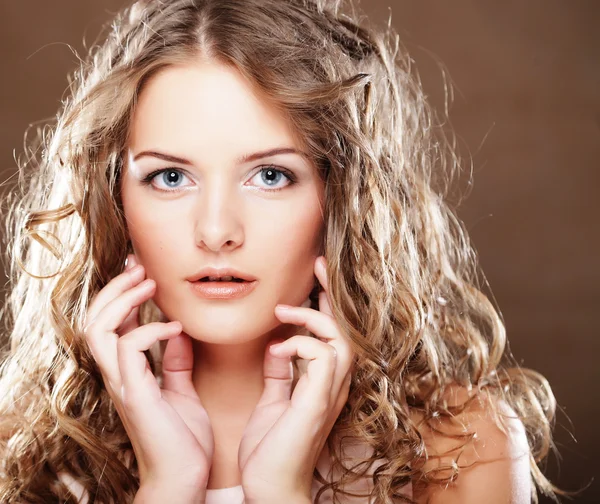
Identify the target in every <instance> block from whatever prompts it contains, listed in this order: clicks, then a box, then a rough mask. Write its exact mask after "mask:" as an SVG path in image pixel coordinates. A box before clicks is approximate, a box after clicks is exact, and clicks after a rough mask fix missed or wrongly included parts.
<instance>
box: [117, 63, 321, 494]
mask: <svg viewBox="0 0 600 504" xmlns="http://www.w3.org/2000/svg"><path fill="white" fill-rule="evenodd" d="M279 147H288V148H293V149H296V150H298V151H299V152H305V148H304V146H303V144H302V142H301V141H300V138H299V136H298V135H296V134H295V133H294V131H293V130H292V129H291V127H290V125H289V124H288V122H287V121H286V119H285V117H283V116H282V115H281V113H280V112H279V111H278V110H277V109H275V108H274V107H273V106H272V105H271V104H270V103H269V102H268V101H267V100H265V99H264V98H263V97H261V96H260V94H259V93H258V92H257V91H255V90H254V89H253V88H252V87H251V86H250V85H249V83H248V82H246V81H245V80H244V79H243V77H242V76H241V75H240V74H239V73H237V71H236V70H234V69H232V68H230V67H227V66H224V65H221V64H219V63H215V62H208V61H193V62H190V63H189V64H188V65H185V66H183V65H180V66H173V67H169V68H166V69H164V70H162V71H161V72H160V73H158V74H156V75H155V76H153V77H152V78H151V79H150V80H149V81H148V82H147V83H146V84H145V86H144V88H143V89H142V91H141V93H140V96H139V100H138V103H137V107H136V109H135V111H134V115H133V117H132V125H131V130H130V137H129V141H128V145H127V160H126V163H125V166H124V169H123V177H122V185H121V191H122V201H123V209H124V213H125V217H126V221H127V227H128V232H129V236H130V239H131V241H132V245H133V249H134V252H135V256H136V261H137V262H138V263H140V264H143V266H144V267H145V270H146V273H147V277H148V278H151V279H153V280H154V281H155V282H156V292H155V294H154V296H153V300H154V302H155V303H156V305H157V306H158V307H159V308H160V310H161V311H162V312H163V314H164V316H165V319H166V320H170V321H180V322H181V324H182V327H183V332H185V333H186V334H188V335H189V336H190V337H191V338H192V341H193V350H194V368H193V384H194V388H195V390H196V391H197V393H198V396H199V397H200V399H201V401H202V403H203V405H204V407H205V409H206V411H207V412H208V414H209V416H210V418H211V424H212V426H213V430H214V436H215V455H214V459H213V470H212V471H211V479H210V480H209V484H208V488H221V487H228V486H235V485H238V484H240V475H239V470H238V468H237V450H238V446H239V441H240V439H241V437H242V433H243V429H244V427H245V425H246V423H247V421H248V419H249V418H250V416H251V414H252V411H253V410H254V408H255V407H256V404H257V403H258V401H259V399H260V397H261V394H262V392H263V389H264V378H263V364H264V355H265V348H266V346H267V343H268V342H269V341H271V340H273V339H276V338H277V339H279V338H281V339H287V338H289V337H291V336H292V335H294V334H298V333H299V332H300V331H299V326H297V325H294V324H286V323H281V321H280V320H278V319H277V317H276V316H275V313H274V310H275V306H276V305H277V304H287V305H291V306H300V305H304V306H306V304H305V303H306V300H307V298H308V295H309V293H310V291H311V290H312V288H313V285H314V281H315V275H314V264H315V260H316V258H317V257H318V256H319V255H320V250H321V246H322V237H323V235H322V233H323V230H324V223H323V214H322V204H323V194H324V185H323V182H322V180H321V179H320V177H319V175H318V173H317V170H316V167H315V166H314V165H313V163H312V162H311V161H310V160H309V159H308V158H307V157H305V156H303V155H302V154H293V153H287V154H277V155H273V156H269V157H266V158H261V159H257V160H254V161H249V162H240V161H239V159H238V158H240V157H242V156H245V155H250V154H253V153H257V152H261V151H265V150H268V149H273V148H279ZM147 151H152V152H159V153H162V154H167V155H170V156H175V157H177V158H181V159H182V160H186V162H185V163H182V162H171V161H166V160H164V159H159V158H157V157H155V156H149V155H147V156H140V157H138V156H139V155H140V153H142V152H147ZM136 157H137V159H135V158H136ZM270 165H273V166H274V168H275V169H284V170H289V171H290V172H292V174H293V175H294V177H295V179H296V182H295V183H294V184H292V183H291V181H290V180H288V179H287V178H286V176H285V175H284V174H276V175H274V176H273V175H271V174H269V173H268V172H267V171H266V170H262V171H261V168H268V167H269V166H270ZM166 168H172V169H174V170H175V172H167V173H164V172H163V173H160V174H158V175H157V176H155V177H154V179H153V180H152V182H151V183H150V184H143V183H142V180H143V178H144V177H145V176H147V175H148V174H150V173H151V172H153V171H154V170H159V169H166ZM169 180H170V181H171V182H172V185H169ZM275 189H281V190H279V191H277V190H275ZM207 266H213V267H232V268H235V269H237V270H239V271H242V272H246V273H249V274H251V275H253V276H254V277H256V278H257V279H258V282H257V285H256V288H255V289H254V291H253V292H252V293H251V294H250V295H248V296H246V297H244V298H241V299H231V300H209V299H203V298H200V297H198V296H196V295H194V294H193V293H192V292H191V290H190V288H189V284H188V282H187V281H186V277H189V276H191V275H193V274H194V273H196V272H198V271H199V270H200V269H202V268H204V267H207Z"/></svg>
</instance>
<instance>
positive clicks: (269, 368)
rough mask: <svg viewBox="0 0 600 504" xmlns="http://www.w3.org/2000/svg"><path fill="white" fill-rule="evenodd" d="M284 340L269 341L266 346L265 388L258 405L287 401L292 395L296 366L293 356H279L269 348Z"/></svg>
mask: <svg viewBox="0 0 600 504" xmlns="http://www.w3.org/2000/svg"><path fill="white" fill-rule="evenodd" d="M282 341H283V340H281V339H276V340H272V341H269V343H268V344H267V347H266V348H265V359H264V366H263V374H264V379H265V388H264V390H263V393H262V396H261V398H260V400H259V401H258V404H257V406H265V405H267V404H271V403H274V402H279V401H287V400H289V399H290V398H291V396H292V381H293V379H294V368H293V365H292V359H291V357H277V356H275V355H273V354H271V352H270V351H269V348H270V347H271V346H273V345H275V344H277V343H281V342H282Z"/></svg>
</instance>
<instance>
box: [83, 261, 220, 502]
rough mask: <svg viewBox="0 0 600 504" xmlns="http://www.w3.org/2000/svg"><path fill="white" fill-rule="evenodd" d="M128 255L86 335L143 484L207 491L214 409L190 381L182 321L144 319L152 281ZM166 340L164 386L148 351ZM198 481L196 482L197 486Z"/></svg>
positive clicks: (94, 308)
mask: <svg viewBox="0 0 600 504" xmlns="http://www.w3.org/2000/svg"><path fill="white" fill-rule="evenodd" d="M144 278H145V271H144V268H143V266H142V265H137V264H135V263H134V256H133V255H130V256H129V258H128V263H127V267H126V268H125V271H124V272H123V273H121V274H120V275H118V276H117V277H115V278H113V279H112V280H111V281H110V282H109V283H108V284H107V285H106V286H105V287H104V288H103V289H102V290H101V291H100V292H99V293H98V294H97V295H96V296H95V298H94V299H93V301H92V303H91V304H90V307H89V308H88V311H87V314H86V324H85V329H84V335H85V338H86V341H87V343H88V346H89V348H90V351H91V353H92V355H93V357H94V359H95V360H96V362H97V364H98V366H99V368H100V372H101V373H102V378H103V380H104V384H105V386H106V389H107V391H108V393H109V395H110V397H111V398H112V400H113V401H114V403H115V406H116V409H117V412H118V413H119V416H120V418H121V421H122V422H123V425H124V427H125V429H126V431H127V434H128V435H129V439H130V440H131V444H132V446H133V450H134V452H135V456H136V459H137V462H138V467H139V471H140V488H142V487H144V488H150V487H158V486H166V485H168V486H171V485H174V486H175V487H176V488H178V493H182V490H183V488H182V486H186V487H187V488H189V489H190V490H191V491H192V493H190V495H192V494H193V495H201V494H202V492H205V490H206V484H207V482H208V476H209V472H210V467H211V463H212V457H213V452H214V438H213V432H212V428H211V425H210V420H209V417H208V414H207V412H206V410H205V409H204V407H203V406H202V403H201V402H200V398H199V397H198V394H197V393H196V390H195V389H194V386H193V383H192V369H193V364H194V358H193V350H192V342H191V339H190V337H189V336H188V335H186V334H185V333H182V331H181V329H182V326H181V323H180V322H169V323H164V322H153V323H149V324H146V325H144V326H141V327H140V325H139V315H138V314H139V306H140V305H141V304H142V303H143V302H144V301H146V300H148V299H150V298H152V296H153V295H154V291H155V289H156V283H155V282H154V280H151V279H147V280H144ZM165 339H168V340H169V341H168V342H167V346H166V349H165V352H164V356H163V363H162V367H163V385H162V388H161V387H160V386H159V384H158V382H157V380H156V377H155V376H154V374H153V373H152V371H151V369H150V365H149V363H148V359H147V358H146V356H145V355H144V353H143V352H144V351H145V350H148V349H149V348H150V347H151V346H152V345H153V344H154V343H155V342H157V341H158V340H165ZM193 486H197V487H198V488H196V489H195V490H196V493H195V494H194V493H193V490H194V489H193V488H190V487H193Z"/></svg>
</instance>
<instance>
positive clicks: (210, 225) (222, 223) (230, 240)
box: [194, 183, 244, 252]
mask: <svg viewBox="0 0 600 504" xmlns="http://www.w3.org/2000/svg"><path fill="white" fill-rule="evenodd" d="M195 213H196V215H195V229H194V234H195V241H196V245H197V246H198V247H200V248H202V249H204V250H206V251H209V252H219V251H223V250H233V249H235V248H237V247H239V246H240V245H241V244H242V242H243V237H244V230H243V225H242V219H243V215H244V213H243V209H242V207H241V204H240V202H238V201H237V200H236V198H235V195H234V194H233V191H230V190H226V188H225V187H224V184H223V183H219V185H218V184H211V185H210V186H209V185H207V186H206V187H205V189H204V190H203V191H201V193H200V196H199V201H198V206H197V209H196V212H195Z"/></svg>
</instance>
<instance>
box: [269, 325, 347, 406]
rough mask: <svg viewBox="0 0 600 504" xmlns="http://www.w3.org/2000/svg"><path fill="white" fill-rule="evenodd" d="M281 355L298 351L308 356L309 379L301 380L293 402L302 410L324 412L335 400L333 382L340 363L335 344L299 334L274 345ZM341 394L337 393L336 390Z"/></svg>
mask: <svg viewBox="0 0 600 504" xmlns="http://www.w3.org/2000/svg"><path fill="white" fill-rule="evenodd" d="M270 351H271V353H273V354H274V355H276V356H277V357H280V358H283V357H291V356H293V355H297V356H298V357H300V358H301V359H306V360H307V361H308V365H307V367H306V374H305V375H304V377H306V379H305V380H304V381H303V380H302V378H301V379H300V380H298V383H297V385H296V388H295V389H294V392H293V394H292V398H291V399H292V406H295V407H298V408H299V409H301V410H302V411H313V412H314V413H315V415H317V416H320V415H322V414H324V413H325V411H326V410H327V409H328V408H329V407H330V406H331V405H332V404H333V403H332V399H333V398H332V394H331V391H332V385H333V380H334V377H335V371H336V365H337V352H336V350H335V348H334V347H332V346H331V345H329V344H327V343H323V342H322V341H319V340H317V339H315V338H311V337H310V336H301V335H296V336H292V337H291V338H289V339H287V340H286V341H284V342H283V343H280V344H279V345H276V346H273V347H271V348H270ZM336 398H337V394H336Z"/></svg>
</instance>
